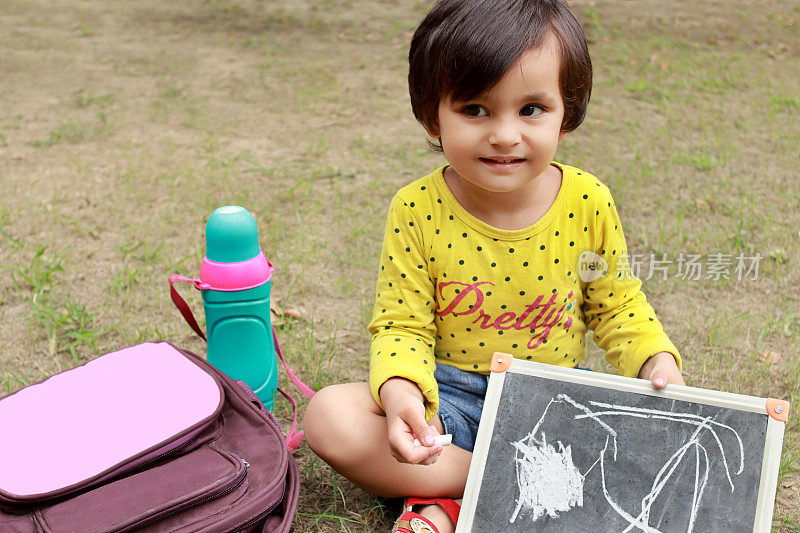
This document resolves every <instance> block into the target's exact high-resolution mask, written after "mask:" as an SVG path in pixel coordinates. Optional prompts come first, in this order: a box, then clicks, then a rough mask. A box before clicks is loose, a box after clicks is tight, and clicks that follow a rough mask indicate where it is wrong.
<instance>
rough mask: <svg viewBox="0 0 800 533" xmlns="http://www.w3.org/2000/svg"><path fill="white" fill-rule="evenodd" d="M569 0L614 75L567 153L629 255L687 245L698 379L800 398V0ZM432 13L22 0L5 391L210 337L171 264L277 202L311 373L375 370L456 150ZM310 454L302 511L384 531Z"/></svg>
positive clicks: (1, 106)
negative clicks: (396, 233)
mask: <svg viewBox="0 0 800 533" xmlns="http://www.w3.org/2000/svg"><path fill="white" fill-rule="evenodd" d="M570 4H571V6H572V7H573V8H574V10H575V11H576V13H577V15H578V17H579V18H580V19H581V21H582V22H583V23H584V24H585V27H586V31H587V35H588V36H589V39H590V41H591V42H590V47H591V52H592V55H593V61H594V68H595V89H594V92H593V97H592V103H591V105H590V110H589V114H588V117H587V120H586V122H585V123H584V125H583V126H582V127H581V128H580V129H579V130H578V131H577V132H575V134H573V135H571V136H570V137H568V139H567V140H566V141H565V142H564V143H563V145H562V146H561V147H560V152H559V154H558V158H559V159H560V160H563V161H565V162H568V163H570V164H574V165H577V166H581V167H584V168H586V169H588V170H591V171H592V172H593V173H595V174H596V175H598V176H599V177H600V178H601V179H602V180H603V181H604V182H606V183H607V184H608V185H609V186H610V187H611V189H612V192H613V193H614V195H615V199H616V201H617V204H618V206H620V213H621V217H622V220H623V223H624V224H625V229H626V234H627V236H628V243H629V249H630V251H631V253H632V254H640V256H641V257H642V258H643V259H644V260H645V261H646V260H647V259H648V258H649V257H651V254H654V255H652V257H659V258H660V257H664V256H663V255H662V254H666V257H667V258H668V259H670V260H671V263H670V270H669V272H668V276H666V279H664V278H662V277H661V275H660V274H657V275H655V276H653V277H652V278H651V279H649V280H647V281H646V284H645V285H646V290H647V292H648V297H649V299H650V301H651V302H652V303H653V305H654V307H655V308H656V310H657V312H658V314H659V316H660V318H661V320H662V322H663V323H664V325H665V328H666V329H667V331H668V333H669V334H670V336H671V337H672V338H673V340H674V341H675V343H676V344H677V345H678V346H679V348H680V349H681V350H682V353H683V354H684V357H685V361H686V369H685V374H686V377H687V381H688V382H689V384H690V385H695V386H700V387H707V388H715V389H720V390H726V391H732V392H739V393H744V394H752V395H757V396H774V397H781V398H787V399H790V400H792V401H794V402H795V404H797V402H798V401H800V385H799V384H798V380H799V379H800V362H798V354H797V347H798V336H800V291H798V286H800V270H799V269H798V268H797V265H798V262H799V261H800V252H799V251H798V250H799V247H798V242H800V180H799V179H798V178H800V174H798V170H797V161H798V159H800V148H798V147H800V121H799V120H798V116H799V115H800V75H798V72H800V59H799V58H800V44H798V43H800V35H799V33H800V32H799V31H798V28H800V4H798V2H797V1H785V2H778V1H764V2H757V3H756V2H749V1H745V0H724V1H723V0H717V1H712V0H709V1H705V2H689V1H675V2H659V1H655V0H642V1H621V0H613V1H612V0H596V1H594V0H592V1H590V0H575V1H573V2H571V3H570ZM428 6H429V3H427V2H412V1H402V2H393V1H386V0H383V1H365V0H320V1H312V0H308V1H288V0H286V1H266V0H262V1H259V0H227V1H226V0H185V1H181V2H157V1H154V0H138V1H135V2H102V1H98V0H74V1H70V2H63V1H62V2H44V1H41V0H38V1H37V0H4V1H3V2H2V3H0V95H2V97H0V394H2V393H4V392H8V391H13V390H16V389H17V388H19V387H20V386H23V385H25V384H28V383H32V382H35V381H38V380H39V379H42V378H43V377H45V376H47V375H49V374H52V373H54V372H57V371H60V370H63V369H66V368H69V367H70V366H73V365H75V364H78V363H80V362H83V361H85V360H87V359H90V358H92V357H95V356H96V355H98V354H100V353H104V352H107V351H110V350H112V349H116V348H119V347H121V346H125V345H130V344H132V343H135V342H139V341H142V340H153V339H157V338H167V339H169V340H171V341H173V342H175V343H178V344H181V345H183V346H186V347H187V348H189V349H193V350H195V351H198V352H201V353H202V352H203V351H204V347H203V344H202V343H201V341H199V340H198V339H196V338H194V337H193V336H192V334H191V332H190V331H189V329H188V328H187V327H186V326H185V325H184V324H183V323H182V321H181V319H180V317H179V315H178V314H177V312H176V311H175V310H174V309H173V308H172V303H171V302H170V300H169V296H168V291H167V284H166V280H167V276H168V275H169V274H171V273H183V274H187V275H195V274H196V273H197V268H198V267H199V262H200V259H201V258H202V255H203V246H204V243H203V227H204V223H205V220H206V218H207V217H208V215H209V214H210V213H211V211H212V210H213V209H214V208H215V207H217V206H220V205H225V204H231V203H235V204H239V205H244V206H247V207H248V208H249V209H250V210H251V211H252V212H253V213H254V215H255V216H256V219H257V221H258V224H259V228H260V230H261V244H262V247H263V249H264V251H265V253H266V254H267V256H268V257H269V259H270V260H271V261H272V262H273V263H274V264H275V265H276V273H275V276H274V279H273V286H274V289H273V301H274V303H275V304H276V305H275V307H276V322H277V324H278V326H279V328H280V332H281V333H280V334H281V337H282V338H283V339H284V344H285V347H286V350H287V352H289V353H290V354H291V358H292V361H293V364H294V365H295V366H296V369H297V371H298V373H299V374H300V375H301V376H303V378H304V379H306V380H307V381H309V382H310V383H311V384H312V385H314V386H315V387H321V386H324V385H327V384H330V383H335V382H341V381H344V380H362V379H365V377H366V372H367V364H368V361H367V356H366V353H367V346H368V342H369V339H368V336H367V334H366V332H365V329H364V328H365V324H366V323H367V321H368V320H369V317H370V314H371V300H372V296H373V292H374V280H375V265H376V262H377V257H378V253H379V250H380V239H381V235H382V229H383V218H384V216H385V211H386V207H387V206H388V202H389V200H390V198H391V196H392V194H393V193H394V191H395V190H396V189H397V188H399V187H400V186H402V185H404V184H405V183H408V182H409V181H411V180H412V179H415V178H417V177H419V176H422V175H424V174H426V173H428V172H429V171H430V170H431V169H433V168H435V167H436V166H438V165H439V164H441V163H442V159H441V158H440V156H438V155H436V154H432V153H430V152H428V151H427V150H426V148H425V139H424V136H423V131H422V129H421V128H420V127H419V126H418V125H417V124H416V123H415V121H414V120H413V117H412V115H411V113H410V108H409V105H408V97H407V91H406V86H405V75H406V72H405V70H406V59H405V57H406V53H407V46H408V42H409V38H410V35H411V32H412V31H413V28H414V27H415V24H416V23H417V21H418V20H419V19H420V18H421V17H422V16H423V14H424V13H425V11H426V9H427V8H428ZM681 254H684V255H686V254H696V255H699V256H701V257H702V260H703V261H704V262H705V263H704V264H705V265H706V266H707V265H708V264H709V263H708V261H709V258H710V257H711V256H712V255H713V254H723V255H724V256H727V257H729V258H732V261H733V265H731V266H730V269H729V271H728V272H729V274H732V275H730V276H727V277H726V276H717V277H714V276H708V277H706V275H705V274H707V273H708V272H706V273H705V274H704V275H703V276H702V277H701V278H700V279H696V280H695V279H684V278H682V277H681V276H679V275H678V274H679V273H678V272H676V263H677V258H678V257H679V256H680V255H681ZM737 256H743V257H746V258H752V257H756V256H758V257H759V258H760V262H759V263H758V264H759V271H758V274H757V276H755V278H756V279H752V278H753V276H745V279H743V280H739V279H736V275H735V273H734V272H733V270H732V269H733V266H735V261H736V257H737ZM645 273H646V272H645ZM185 292H186V293H187V297H188V298H189V300H190V303H191V304H192V305H193V306H194V307H195V309H197V310H198V311H199V310H200V303H199V298H198V296H197V294H194V293H192V291H190V290H189V289H185ZM287 315H288V316H287ZM591 353H592V354H593V355H592V358H590V360H589V362H590V364H592V365H594V366H595V367H596V368H598V369H599V368H601V367H602V361H601V360H600V359H598V358H597V356H596V353H597V350H596V349H592V352H591ZM282 380H284V382H286V381H285V376H284V377H282ZM287 383H288V382H287ZM276 411H277V414H278V416H279V417H280V418H281V420H282V421H283V422H288V421H289V420H290V412H289V410H288V408H287V407H286V406H285V405H281V404H279V405H278V407H277V408H276ZM795 411H797V409H795ZM792 420H793V421H794V422H792V423H791V424H790V425H789V426H788V428H787V438H786V443H785V451H784V455H783V468H782V473H783V476H782V477H781V486H780V487H779V491H778V495H777V501H776V508H775V509H776V511H775V512H776V515H775V516H776V518H777V519H778V522H776V526H775V527H776V529H779V530H785V531H799V530H800V496H799V495H798V490H799V485H800V476H799V475H798V472H797V470H798V468H800V431H799V430H798V422H797V421H798V420H800V416H795V417H794V418H793V419H792ZM297 456H298V461H299V463H300V465H301V468H302V472H303V493H302V499H301V502H300V508H299V515H298V519H297V522H296V526H295V530H296V531H347V530H349V531H378V530H386V529H388V527H389V526H390V524H391V521H392V520H393V516H394V514H395V512H396V510H397V507H396V502H387V501H385V500H381V499H376V498H374V497H372V496H370V495H368V494H366V493H364V492H363V491H360V490H359V489H357V488H355V487H354V486H353V485H352V484H350V483H349V482H347V481H346V480H344V479H343V478H341V477H339V476H338V475H336V474H334V473H333V472H332V471H331V470H330V469H329V468H328V467H327V466H326V465H324V464H322V463H321V462H320V461H319V460H318V459H316V458H315V457H314V456H313V454H312V453H311V452H310V451H309V450H308V449H307V448H305V447H304V448H302V449H301V450H300V451H299V452H298V455H297Z"/></svg>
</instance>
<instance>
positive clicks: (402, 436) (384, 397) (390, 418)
mask: <svg viewBox="0 0 800 533" xmlns="http://www.w3.org/2000/svg"><path fill="white" fill-rule="evenodd" d="M380 397H381V402H382V403H383V408H384V411H385V413H386V424H387V428H388V431H389V448H390V450H391V453H392V455H393V456H394V458H395V459H397V460H398V461H400V462H401V463H410V464H425V465H427V464H431V463H434V462H435V461H436V459H437V458H438V455H439V453H441V451H442V446H441V445H440V444H435V443H434V437H435V436H436V435H438V434H439V432H438V431H436V428H434V427H433V426H431V425H429V424H428V423H427V422H426V420H425V403H424V401H423V398H424V397H423V395H422V391H420V390H419V387H417V384H416V383H414V382H413V381H409V380H407V379H404V378H390V379H388V380H387V381H386V382H385V383H384V384H383V385H382V386H381V388H380ZM414 439H418V440H419V442H420V443H422V444H423V446H415V445H414Z"/></svg>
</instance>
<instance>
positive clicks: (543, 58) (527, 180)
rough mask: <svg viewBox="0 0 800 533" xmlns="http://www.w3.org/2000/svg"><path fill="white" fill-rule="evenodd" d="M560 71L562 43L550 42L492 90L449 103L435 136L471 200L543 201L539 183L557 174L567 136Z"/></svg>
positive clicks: (441, 112)
mask: <svg viewBox="0 0 800 533" xmlns="http://www.w3.org/2000/svg"><path fill="white" fill-rule="evenodd" d="M559 68H560V60H559V52H558V48H557V45H556V43H555V40H554V39H553V38H552V37H548V38H547V39H546V40H545V41H544V43H543V44H542V46H541V47H539V48H536V49H533V50H529V51H527V52H525V53H524V54H523V55H522V56H521V58H520V60H519V61H518V62H517V63H516V64H515V65H514V66H513V67H512V68H511V69H510V70H509V71H508V72H507V73H506V74H505V76H503V78H502V79H501V80H500V82H499V83H498V84H497V85H495V86H494V87H493V88H492V89H491V90H490V91H489V92H488V93H485V94H482V95H480V96H478V97H477V98H475V99H473V100H469V101H466V102H451V101H450V100H449V99H448V98H443V99H442V101H441V102H440V104H439V114H438V119H439V127H438V131H430V132H429V133H431V134H432V135H434V136H436V137H440V138H441V142H442V148H443V149H444V154H445V157H447V160H448V161H449V162H450V165H451V170H449V171H448V174H449V175H447V176H446V177H447V178H448V180H449V181H448V183H449V184H450V183H452V182H456V183H452V185H453V186H454V187H452V188H454V189H460V190H461V192H463V193H464V195H465V196H466V197H467V198H465V199H466V200H467V203H477V204H479V205H477V206H476V207H478V208H481V207H483V208H487V209H489V210H491V206H490V205H486V204H485V203H484V202H486V201H490V198H492V199H493V200H501V199H502V201H503V202H509V201H512V203H519V205H525V204H527V205H530V204H531V203H532V202H533V203H535V202H536V201H537V196H540V191H538V187H539V185H541V184H538V185H537V184H534V181H535V180H536V178H537V177H539V176H541V175H543V174H544V175H549V174H550V173H552V172H553V171H555V170H556V169H554V168H553V167H550V162H551V161H552V159H553V157H554V156H555V153H556V148H557V146H558V141H559V140H561V139H562V138H563V137H564V135H566V134H565V133H563V132H562V131H561V123H562V120H563V117H564V104H563V102H562V99H561V92H560V88H559ZM554 176H556V177H557V174H554ZM550 177H553V176H550ZM551 185H552V184H551ZM454 193H456V197H457V198H458V197H459V196H460V195H459V193H458V192H457V191H454ZM487 193H488V194H487ZM492 193H497V194H499V196H497V194H494V195H493V194H492ZM511 193H513V195H512V194H511ZM501 197H502V198H501ZM462 198H463V196H462ZM462 198H459V200H460V201H461V199H462ZM480 204H483V205H480ZM465 207H467V208H468V206H465ZM468 209H469V208H468Z"/></svg>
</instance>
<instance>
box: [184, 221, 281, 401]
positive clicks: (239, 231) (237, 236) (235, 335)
mask: <svg viewBox="0 0 800 533" xmlns="http://www.w3.org/2000/svg"><path fill="white" fill-rule="evenodd" d="M272 271H273V267H272V265H271V264H270V263H269V261H267V259H266V257H265V256H264V253H263V252H262V251H261V248H260V247H259V245H258V228H257V226H256V221H255V219H254V218H253V215H251V214H250V212H249V211H248V210H247V209H245V208H243V207H239V206H235V205H230V206H225V207H220V208H218V209H217V210H216V211H214V212H213V213H212V214H211V216H210V217H209V219H208V222H207V223H206V255H205V257H203V261H202V263H201V265H200V282H201V283H200V286H201V292H202V296H203V307H204V308H205V313H206V330H207V337H208V361H209V362H210V363H211V364H213V365H214V366H215V367H217V368H218V369H219V370H221V371H222V372H224V373H225V374H227V375H228V376H230V377H231V378H233V379H240V380H242V381H244V382H245V383H247V385H248V386H249V387H250V388H251V389H252V390H253V392H255V393H256V395H257V396H258V397H259V399H260V400H261V401H262V402H263V403H264V406H265V407H266V408H267V409H269V410H272V406H273V403H274V401H275V394H276V392H277V387H278V364H277V354H276V352H275V343H274V341H273V337H272V324H271V321H270V310H269V295H270V288H271V285H272V283H271V281H270V279H271V277H272Z"/></svg>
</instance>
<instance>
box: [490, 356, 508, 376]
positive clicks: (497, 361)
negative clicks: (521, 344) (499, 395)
mask: <svg viewBox="0 0 800 533" xmlns="http://www.w3.org/2000/svg"><path fill="white" fill-rule="evenodd" d="M512 359H514V356H513V355H511V354H510V353H503V352H494V353H493V354H492V363H491V364H490V365H489V369H490V370H491V371H492V372H505V371H506V370H508V367H510V366H511V360H512Z"/></svg>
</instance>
